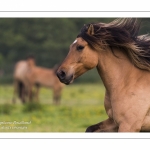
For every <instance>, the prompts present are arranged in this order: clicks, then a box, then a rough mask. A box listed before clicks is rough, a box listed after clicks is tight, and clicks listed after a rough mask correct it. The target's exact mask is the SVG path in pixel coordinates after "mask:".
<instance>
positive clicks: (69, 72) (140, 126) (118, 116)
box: [57, 18, 150, 132]
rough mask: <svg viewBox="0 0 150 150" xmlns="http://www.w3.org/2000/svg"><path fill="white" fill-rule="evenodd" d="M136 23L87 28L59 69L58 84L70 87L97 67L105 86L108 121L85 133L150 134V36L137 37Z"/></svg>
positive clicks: (121, 21)
mask: <svg viewBox="0 0 150 150" xmlns="http://www.w3.org/2000/svg"><path fill="white" fill-rule="evenodd" d="M140 25H141V24H140V23H139V21H138V19H135V18H127V19H116V20H114V21H112V22H110V23H95V24H94V23H91V24H86V25H84V26H83V28H82V29H81V32H80V33H79V34H78V36H77V38H76V39H75V41H74V42H73V43H72V44H71V45H70V51H69V53H68V55H67V57H66V58H65V60H64V61H63V63H62V64H61V66H60V67H59V69H58V71H57V76H58V77H59V79H60V81H61V82H63V83H65V84H70V83H72V82H73V80H74V79H75V78H77V77H79V76H80V75H82V74H83V73H85V72H86V71H88V70H90V69H92V68H94V67H96V68H97V71H98V73H99V75H100V77H101V79H102V81H103V84H104V86H105V89H106V92H105V99H104V106H105V110H106V113H107V115H108V119H106V120H105V121H102V122H99V123H97V124H95V125H92V126H89V127H88V128H87V129H86V132H143V131H150V36H148V35H142V36H138V32H139V29H140Z"/></svg>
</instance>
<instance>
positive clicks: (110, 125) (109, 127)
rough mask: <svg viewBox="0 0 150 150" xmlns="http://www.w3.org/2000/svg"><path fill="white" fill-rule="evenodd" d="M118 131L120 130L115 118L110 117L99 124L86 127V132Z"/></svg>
mask: <svg viewBox="0 0 150 150" xmlns="http://www.w3.org/2000/svg"><path fill="white" fill-rule="evenodd" d="M117 131H118V126H117V125H116V123H115V122H114V120H112V119H110V118H108V119H107V120H105V121H102V122H100V123H98V124H95V125H92V126H89V127H88V128H87V129H86V132H117Z"/></svg>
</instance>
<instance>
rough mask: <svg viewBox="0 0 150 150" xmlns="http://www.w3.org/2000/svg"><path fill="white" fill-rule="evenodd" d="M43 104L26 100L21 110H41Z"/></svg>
mask: <svg viewBox="0 0 150 150" xmlns="http://www.w3.org/2000/svg"><path fill="white" fill-rule="evenodd" d="M42 110H43V106H42V105H41V104H40V103H38V102H30V103H29V102H28V103H26V104H25V105H24V107H23V112H31V111H42Z"/></svg>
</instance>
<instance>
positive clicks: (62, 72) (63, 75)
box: [58, 70, 66, 79]
mask: <svg viewBox="0 0 150 150" xmlns="http://www.w3.org/2000/svg"><path fill="white" fill-rule="evenodd" d="M65 76H66V73H65V72H64V71H63V70H61V71H59V73H58V77H59V78H60V79H64V78H65Z"/></svg>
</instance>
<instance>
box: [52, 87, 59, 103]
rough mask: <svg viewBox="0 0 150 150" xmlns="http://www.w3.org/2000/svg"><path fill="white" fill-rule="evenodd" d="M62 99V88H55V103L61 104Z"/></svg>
mask: <svg viewBox="0 0 150 150" xmlns="http://www.w3.org/2000/svg"><path fill="white" fill-rule="evenodd" d="M60 99H61V89H54V90H53V102H54V104H57V105H58V104H60Z"/></svg>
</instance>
